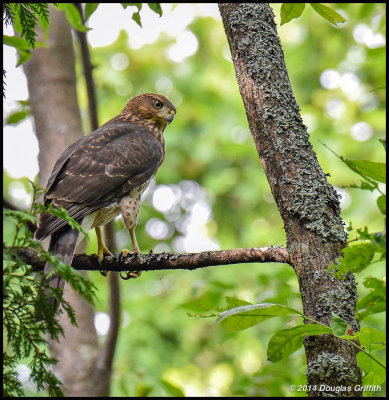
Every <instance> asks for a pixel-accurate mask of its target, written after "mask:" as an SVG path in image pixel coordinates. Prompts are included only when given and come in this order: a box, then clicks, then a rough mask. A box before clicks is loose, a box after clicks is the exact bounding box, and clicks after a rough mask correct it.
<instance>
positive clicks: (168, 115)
mask: <svg viewBox="0 0 389 400" xmlns="http://www.w3.org/2000/svg"><path fill="white" fill-rule="evenodd" d="M175 115H176V113H175V112H174V111H173V110H170V111H169V114H167V115H166V119H167V123H168V124H170V122H172V121H173V118H174V116H175Z"/></svg>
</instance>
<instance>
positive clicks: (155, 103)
mask: <svg viewBox="0 0 389 400" xmlns="http://www.w3.org/2000/svg"><path fill="white" fill-rule="evenodd" d="M162 106H163V104H162V103H161V102H160V101H159V100H155V101H154V107H155V108H156V109H157V110H159V109H160V108H162Z"/></svg>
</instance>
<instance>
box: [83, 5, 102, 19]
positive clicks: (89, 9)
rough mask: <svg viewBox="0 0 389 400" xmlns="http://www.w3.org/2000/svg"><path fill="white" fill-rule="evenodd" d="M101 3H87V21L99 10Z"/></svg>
mask: <svg viewBox="0 0 389 400" xmlns="http://www.w3.org/2000/svg"><path fill="white" fill-rule="evenodd" d="M99 4H100V3H85V21H88V19H89V17H90V16H91V15H92V14H93V13H94V12H95V11H96V10H97V7H98V6H99Z"/></svg>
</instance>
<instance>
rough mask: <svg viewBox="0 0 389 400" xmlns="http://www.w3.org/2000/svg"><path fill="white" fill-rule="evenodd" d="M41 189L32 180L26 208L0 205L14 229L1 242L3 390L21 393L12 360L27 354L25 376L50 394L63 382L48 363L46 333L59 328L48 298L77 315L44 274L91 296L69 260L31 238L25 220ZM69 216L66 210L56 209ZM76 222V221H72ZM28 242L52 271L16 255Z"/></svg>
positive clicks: (33, 215) (70, 314) (31, 214)
mask: <svg viewBox="0 0 389 400" xmlns="http://www.w3.org/2000/svg"><path fill="white" fill-rule="evenodd" d="M41 192H42V190H40V189H38V188H37V187H36V186H35V185H34V192H33V193H34V202H33V205H32V207H31V209H30V210H29V211H14V210H8V209H4V210H3V215H4V218H5V223H11V224H12V225H14V228H15V229H14V235H13V238H12V240H11V241H10V242H9V243H5V244H4V245H3V329H4V339H5V345H4V353H3V356H4V376H3V389H4V394H5V396H21V395H23V389H22V384H21V382H20V380H19V377H18V372H17V365H18V364H19V363H20V362H22V361H23V360H28V368H29V370H30V378H29V379H30V381H31V382H33V383H34V384H35V385H36V389H37V390H38V391H40V390H43V389H46V390H47V391H48V392H49V395H50V396H62V395H63V393H62V384H61V382H60V381H59V380H58V379H57V378H56V377H55V376H54V374H53V372H52V371H51V366H52V364H54V363H55V362H56V360H55V359H53V358H52V357H50V356H49V355H48V353H47V351H48V350H47V340H46V339H45V335H46V334H47V333H48V334H49V335H50V336H51V338H52V339H58V337H59V335H61V334H63V329H62V327H61V326H60V325H59V323H58V315H56V316H54V315H53V312H52V306H51V303H50V302H49V301H48V298H49V297H50V296H51V297H55V298H56V299H57V301H58V302H59V305H60V308H59V311H58V314H60V313H62V312H63V311H62V310H65V312H66V313H67V315H68V317H69V318H70V320H71V322H72V323H73V324H74V325H77V324H76V316H75V314H74V310H73V309H72V308H71V306H70V304H69V303H68V302H67V301H66V300H65V299H64V298H63V297H62V293H61V292H62V291H61V290H56V289H53V288H52V287H51V286H50V285H49V280H48V278H49V277H50V276H52V275H53V273H56V274H59V275H60V276H61V277H62V278H63V279H64V280H65V281H66V282H68V283H69V284H70V285H71V286H72V288H73V289H74V290H76V291H77V292H78V293H79V294H80V295H82V296H83V297H84V298H85V299H86V300H88V301H89V302H93V301H94V296H95V294H94V285H93V284H92V283H91V282H90V281H89V280H88V279H86V278H85V277H84V276H83V275H82V274H80V273H79V272H77V271H75V270H74V269H73V268H71V267H70V266H69V265H66V264H64V263H62V262H61V261H60V260H58V259H56V258H55V257H54V256H53V255H52V254H50V253H49V252H48V251H46V250H45V249H44V248H43V247H42V245H41V243H40V242H39V241H37V240H34V239H33V237H32V232H31V231H30V230H29V229H27V224H26V223H27V222H32V223H36V219H37V218H36V214H37V212H38V211H39V210H40V209H41V208H42V206H40V205H38V204H36V203H35V199H36V197H37V195H39V194H40V193H41ZM61 217H62V218H64V219H65V220H66V221H68V222H72V223H73V224H74V223H75V221H70V218H69V217H68V216H64V215H63V213H61ZM77 225H78V224H77ZM26 247H27V248H30V249H33V250H35V251H37V252H39V253H40V255H41V259H42V260H45V261H47V262H49V263H50V264H51V265H52V266H53V271H52V273H50V274H48V275H44V274H43V273H42V271H34V270H33V269H32V267H31V266H30V265H27V264H26V263H25V261H24V259H23V258H22V257H21V256H20V255H19V249H21V248H26Z"/></svg>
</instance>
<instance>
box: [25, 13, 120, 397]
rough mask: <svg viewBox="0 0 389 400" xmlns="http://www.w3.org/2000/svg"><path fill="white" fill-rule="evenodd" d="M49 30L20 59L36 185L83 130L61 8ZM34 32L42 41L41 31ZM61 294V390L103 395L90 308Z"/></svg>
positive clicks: (106, 376)
mask: <svg viewBox="0 0 389 400" xmlns="http://www.w3.org/2000/svg"><path fill="white" fill-rule="evenodd" d="M49 29H50V31H49V32H50V33H49V37H48V39H47V48H43V47H41V48H36V49H34V50H33V51H32V57H31V59H30V60H29V61H28V62H27V63H26V64H24V70H25V73H26V75H27V82H28V90H29V95H30V104H31V111H32V114H33V117H34V121H35V130H36V135H37V137H38V140H39V150H40V153H39V167H40V172H39V184H40V185H41V186H43V187H44V186H46V184H47V180H48V178H49V176H50V173H51V171H52V169H53V166H54V163H55V161H56V160H57V158H58V157H59V156H60V155H61V153H62V152H63V151H64V150H65V149H66V148H67V147H68V146H69V145H70V144H72V143H73V142H74V141H76V140H77V139H78V138H80V137H81V136H82V135H83V133H82V124H81V117H80V111H79V106H78V100H77V92H76V75H75V58H74V50H73V42H72V35H71V30H70V25H69V23H68V22H67V20H66V18H65V15H64V13H63V12H58V11H57V10H54V9H53V8H52V7H50V28H49ZM38 34H39V36H38V40H41V39H42V35H43V34H42V32H41V31H39V32H38ZM64 296H65V298H66V300H67V301H69V303H70V304H71V306H72V307H73V309H74V310H75V312H76V318H77V323H78V328H77V327H75V326H73V325H72V324H71V323H70V320H69V319H68V318H67V316H66V314H65V313H63V314H62V315H61V316H60V324H61V326H62V327H63V329H64V337H63V338H61V340H60V341H59V342H51V344H50V350H51V353H52V355H53V356H54V357H55V358H56V359H57V360H59V362H58V363H57V364H56V366H55V372H56V374H57V375H58V377H59V378H60V380H61V381H62V382H63V383H64V386H65V389H66V390H65V395H66V396H108V394H109V385H110V377H111V364H112V357H113V352H112V354H110V356H112V357H111V359H110V361H109V360H108V361H109V362H108V363H107V362H106V361H107V358H106V357H103V358H102V356H101V354H102V351H100V349H99V346H98V338H97V333H96V329H95V326H94V310H93V307H92V306H91V305H90V304H89V303H88V302H86V301H85V300H84V299H83V298H81V297H80V296H79V295H78V294H76V293H75V292H74V291H73V290H72V289H71V288H70V287H65V292H64ZM103 350H104V351H105V352H106V349H105V348H103Z"/></svg>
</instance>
